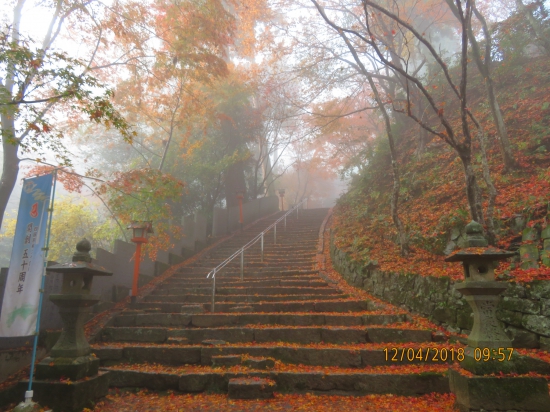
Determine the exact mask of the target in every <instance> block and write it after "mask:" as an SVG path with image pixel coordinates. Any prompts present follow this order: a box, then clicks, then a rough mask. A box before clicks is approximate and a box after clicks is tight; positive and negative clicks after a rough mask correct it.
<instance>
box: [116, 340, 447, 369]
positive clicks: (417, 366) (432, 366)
mask: <svg viewBox="0 0 550 412" xmlns="http://www.w3.org/2000/svg"><path fill="white" fill-rule="evenodd" d="M388 346H392V345H391V344H388ZM392 347H393V346H392ZM449 366H450V365H449V364H448V363H445V362H441V363H408V364H400V365H399V364H391V362H388V365H387V366H365V367H361V368H340V367H337V366H315V365H294V364H289V363H283V362H281V361H275V367H274V368H273V369H272V370H271V371H272V372H296V373H316V372H323V373H331V374H334V373H341V374H350V373H351V374H353V373H369V374H381V375H409V374H423V373H440V374H444V373H446V372H447V371H448V370H449ZM106 369H109V370H132V371H140V372H146V373H168V374H176V375H181V374H185V373H226V372H227V373H247V372H250V369H249V368H248V367H246V366H243V365H235V366H229V367H211V366H203V365H185V366H169V365H162V364H156V363H140V364H130V363H126V364H119V365H114V366H110V367H108V368H106Z"/></svg>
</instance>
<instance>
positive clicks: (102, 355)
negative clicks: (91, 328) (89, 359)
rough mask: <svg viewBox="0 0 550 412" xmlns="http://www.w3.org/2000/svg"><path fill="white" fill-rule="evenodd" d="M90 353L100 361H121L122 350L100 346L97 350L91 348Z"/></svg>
mask: <svg viewBox="0 0 550 412" xmlns="http://www.w3.org/2000/svg"><path fill="white" fill-rule="evenodd" d="M92 353H93V354H95V356H97V357H98V358H99V360H101V361H107V360H120V359H122V354H123V348H116V347H109V346H102V347H99V348H92Z"/></svg>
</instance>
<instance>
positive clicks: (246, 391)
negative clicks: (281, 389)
mask: <svg viewBox="0 0 550 412" xmlns="http://www.w3.org/2000/svg"><path fill="white" fill-rule="evenodd" d="M276 387H277V385H276V384H275V382H274V381H272V380H269V379H262V378H233V379H229V385H228V393H227V394H228V396H229V398H230V399H268V398H272V397H273V392H274V390H275V388H276Z"/></svg>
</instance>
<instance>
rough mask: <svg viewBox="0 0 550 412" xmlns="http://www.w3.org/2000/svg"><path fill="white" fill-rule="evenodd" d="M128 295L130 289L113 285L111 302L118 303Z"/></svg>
mask: <svg viewBox="0 0 550 412" xmlns="http://www.w3.org/2000/svg"><path fill="white" fill-rule="evenodd" d="M129 295H130V288H129V287H127V286H124V285H113V302H120V301H121V300H122V299H125V298H127V297H128V296H129Z"/></svg>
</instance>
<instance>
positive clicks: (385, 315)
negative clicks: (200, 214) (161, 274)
mask: <svg viewBox="0 0 550 412" xmlns="http://www.w3.org/2000/svg"><path fill="white" fill-rule="evenodd" d="M325 213H326V211H325V210H319V211H304V212H303V213H302V212H301V214H300V216H301V217H300V219H299V220H292V219H290V218H288V219H287V228H286V230H284V227H283V225H282V224H280V225H278V227H277V243H276V244H274V242H273V232H272V231H270V232H269V233H268V234H267V235H266V236H265V238H264V256H263V261H262V259H261V252H260V245H259V242H258V243H257V244H256V245H254V246H253V247H251V248H249V249H247V250H246V251H245V254H244V257H245V264H244V275H243V278H242V279H241V270H240V257H239V256H237V257H236V258H235V259H234V260H233V261H232V262H231V263H230V264H228V265H227V266H226V267H225V268H224V269H223V270H221V271H219V272H218V273H217V275H216V289H215V292H216V297H215V302H216V304H215V312H214V313H212V312H210V310H211V308H212V306H211V299H212V284H213V281H212V279H207V278H206V275H207V274H208V273H210V271H211V270H212V269H213V268H214V267H216V266H217V265H218V264H220V263H221V262H222V261H223V260H224V259H226V258H227V257H228V256H230V255H231V254H233V253H234V252H236V251H238V250H239V249H240V248H241V247H242V245H244V244H245V243H246V242H248V241H249V240H250V239H252V238H253V237H255V236H256V235H257V233H259V232H260V231H261V230H262V228H265V227H267V226H268V225H269V224H271V222H273V219H270V221H269V222H268V221H264V222H261V224H257V225H256V227H255V228H253V229H251V230H247V231H246V232H243V233H240V234H238V235H237V236H234V237H233V238H231V239H230V240H229V241H227V242H225V243H224V244H222V245H220V246H218V247H217V248H216V249H214V250H212V251H210V252H208V253H207V255H206V256H205V257H203V258H202V259H200V260H198V261H195V262H193V263H191V264H188V265H186V266H184V267H181V268H179V269H178V270H177V272H176V273H175V274H174V275H172V276H171V277H170V278H169V279H166V280H165V281H164V282H163V283H161V284H159V285H157V287H156V289H155V290H154V291H152V292H151V293H150V294H148V295H147V296H145V297H143V298H142V299H140V300H139V301H138V302H137V303H135V304H133V305H132V306H131V310H125V311H123V312H122V313H121V314H120V315H118V316H117V317H115V318H114V320H113V321H112V322H111V323H110V324H109V326H108V327H106V328H104V329H103V332H102V336H101V339H102V342H101V343H97V344H95V345H94V346H93V350H94V353H95V354H96V356H98V357H99V359H100V361H101V364H102V366H103V367H107V368H108V370H110V371H111V376H112V380H111V385H112V386H120V387H142V388H150V389H154V390H169V389H173V390H179V391H183V392H189V393H194V392H201V391H214V392H216V391H217V392H219V391H227V390H228V389H229V388H230V387H232V388H233V392H235V393H233V395H232V396H234V397H239V396H240V395H243V393H244V392H247V391H249V394H248V395H243V396H244V397H249V395H250V394H252V395H250V396H252V397H255V396H257V397H260V398H261V397H265V396H271V395H270V394H271V393H272V389H274V388H276V391H282V392H289V391H291V392H303V391H313V392H322V393H327V392H330V393H340V394H342V393H347V394H368V393H394V394H402V395H420V394H425V393H433V392H448V391H449V384H448V379H447V378H446V376H445V375H444V373H443V372H444V370H445V369H446V368H447V367H448V365H445V366H444V367H443V365H442V363H445V362H442V361H441V359H436V360H431V359H429V358H428V357H425V358H422V357H419V356H416V355H417V354H418V352H419V351H420V352H423V350H424V349H425V348H427V347H430V348H433V347H434V345H438V343H436V342H432V332H431V331H430V330H425V329H422V328H420V327H418V326H417V325H415V324H413V323H410V322H411V318H410V317H409V316H408V315H406V314H405V313H401V312H399V311H396V310H394V311H392V312H385V311H384V308H385V306H384V305H380V304H378V303H376V302H373V301H370V300H366V299H364V298H350V297H349V296H348V294H347V293H343V292H342V290H340V289H339V288H336V287H335V286H334V285H335V283H332V282H330V281H327V280H325V279H324V278H322V277H321V276H319V271H318V270H317V269H316V268H315V264H316V254H317V246H318V233H319V226H320V224H321V222H322V220H323V218H324V215H325ZM442 345H443V346H445V345H446V344H442ZM396 348H402V351H401V353H407V354H408V355H409V356H408V357H409V358H410V359H408V358H407V357H406V356H405V357H404V356H397V357H396V356H395V355H394V356H393V357H392V352H391V351H392V350H397V349H396ZM446 349H447V350H448V351H450V350H455V349H456V348H454V347H452V345H447V348H446ZM405 351H407V352H405ZM449 353H450V352H449ZM413 354H414V355H415V356H414V357H413V356H412V355H413ZM418 364H424V365H425V366H426V367H429V368H432V369H430V370H429V373H423V374H418V373H416V372H413V373H411V371H412V367H413V366H415V365H416V366H417V365H418ZM424 370H425V369H424ZM230 382H231V383H230ZM272 383H273V385H274V386H273V387H271V386H270V385H271V384H272ZM231 385H233V386H231ZM258 385H259V386H258ZM262 385H263V386H262ZM265 385H269V386H270V388H267V389H265V388H263V387H264V386H265ZM257 386H258V387H261V388H263V389H261V390H259V389H258V388H256V387H257ZM237 387H238V388H237ZM239 388H240V389H239ZM257 389H258V390H257ZM239 393H240V395H239ZM254 393H255V394H256V395H254ZM266 393H267V395H266Z"/></svg>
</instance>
